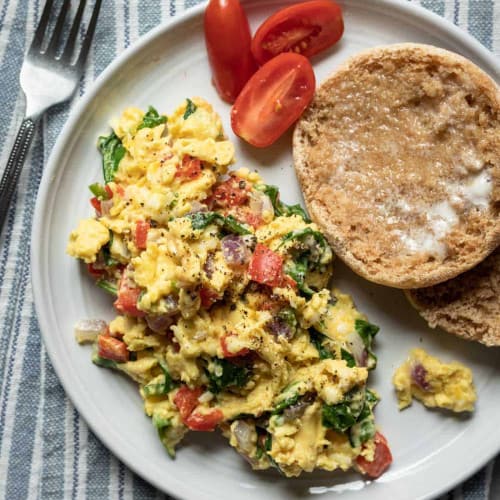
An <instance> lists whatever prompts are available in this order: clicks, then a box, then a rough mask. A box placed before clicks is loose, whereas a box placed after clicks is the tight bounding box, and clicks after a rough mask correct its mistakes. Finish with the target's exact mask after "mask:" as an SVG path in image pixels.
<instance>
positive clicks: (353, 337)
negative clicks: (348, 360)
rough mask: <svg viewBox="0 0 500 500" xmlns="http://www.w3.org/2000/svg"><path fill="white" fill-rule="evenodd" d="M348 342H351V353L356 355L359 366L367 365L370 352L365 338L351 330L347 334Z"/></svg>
mask: <svg viewBox="0 0 500 500" xmlns="http://www.w3.org/2000/svg"><path fill="white" fill-rule="evenodd" d="M347 343H348V344H349V347H350V349H349V350H350V351H351V354H352V355H353V356H354V359H355V361H356V365H357V366H366V363H367V361H368V353H367V352H366V348H365V344H364V343H363V339H362V338H361V337H360V335H359V334H358V333H357V332H351V333H350V334H349V335H348V336H347Z"/></svg>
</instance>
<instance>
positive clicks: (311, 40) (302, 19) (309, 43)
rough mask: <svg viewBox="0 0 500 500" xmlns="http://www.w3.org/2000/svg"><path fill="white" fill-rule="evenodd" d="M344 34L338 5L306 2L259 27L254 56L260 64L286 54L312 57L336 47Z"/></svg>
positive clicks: (328, 0)
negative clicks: (335, 44) (334, 45)
mask: <svg viewBox="0 0 500 500" xmlns="http://www.w3.org/2000/svg"><path fill="white" fill-rule="evenodd" d="M343 33H344V21H343V19H342V10H341V9H340V7H339V6H338V5H337V4H336V3H335V2H333V1H331V0H312V1H310V2H303V3H299V4H296V5H291V6H290V7H286V8H284V9H282V10H279V11H278V12H276V13H275V14H273V15H272V16H270V17H269V18H267V19H266V21H264V22H263V23H262V24H261V25H260V26H259V28H258V29H257V31H256V32H255V35H254V37H253V40H252V54H253V56H254V57H255V59H256V61H257V62H258V63H259V64H264V63H265V62H266V61H269V60H270V59H272V58H273V57H275V56H277V55H278V54H280V53H283V52H295V53H299V54H302V55H304V56H305V57H311V56H313V55H315V54H317V53H318V52H321V51H322V50H325V49H327V48H328V47H330V46H331V45H333V44H334V43H336V42H337V41H338V40H339V39H340V38H341V37H342V34H343Z"/></svg>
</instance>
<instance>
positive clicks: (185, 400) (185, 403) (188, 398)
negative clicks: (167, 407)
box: [174, 385, 203, 423]
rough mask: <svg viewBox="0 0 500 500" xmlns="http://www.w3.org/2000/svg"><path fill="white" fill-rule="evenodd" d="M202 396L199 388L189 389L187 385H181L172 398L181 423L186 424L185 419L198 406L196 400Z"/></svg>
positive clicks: (201, 390)
mask: <svg viewBox="0 0 500 500" xmlns="http://www.w3.org/2000/svg"><path fill="white" fill-rule="evenodd" d="M202 394H203V389H202V388H201V387H195V388H194V389H190V388H189V387H188V386H187V385H182V386H181V387H179V390H178V391H177V393H176V394H175V396H174V403H175V406H177V408H178V409H179V413H180V415H181V418H182V421H183V422H184V423H186V419H187V417H189V415H191V413H193V410H194V409H195V408H196V407H197V406H198V398H199V397H200V396H201V395H202Z"/></svg>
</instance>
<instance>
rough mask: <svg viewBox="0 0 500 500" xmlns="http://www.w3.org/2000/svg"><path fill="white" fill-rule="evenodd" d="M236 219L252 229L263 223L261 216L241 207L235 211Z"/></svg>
mask: <svg viewBox="0 0 500 500" xmlns="http://www.w3.org/2000/svg"><path fill="white" fill-rule="evenodd" d="M236 219H238V220H239V221H241V222H245V223H246V224H248V225H249V226H252V227H253V228H254V229H257V228H258V227H260V226H262V224H263V223H264V219H263V218H262V215H261V214H259V213H256V212H253V211H252V210H250V208H248V207H241V208H240V209H238V210H237V211H236Z"/></svg>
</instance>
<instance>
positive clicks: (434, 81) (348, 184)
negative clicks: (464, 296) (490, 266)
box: [294, 44, 500, 288]
mask: <svg viewBox="0 0 500 500" xmlns="http://www.w3.org/2000/svg"><path fill="white" fill-rule="evenodd" d="M294 163H295V168H296V172H297V175H298V178H299V181H300V184H301V186H302V190H303V192H304V196H305V200H306V203H307V206H308V209H309V213H310V214H311V217H312V218H313V219H314V220H315V221H316V222H317V223H318V224H319V225H320V226H321V227H322V229H323V231H324V232H325V234H326V235H327V237H328V239H329V241H330V243H331V245H332V246H333V249H334V251H335V252H336V253H337V254H338V255H339V256H340V257H341V258H342V259H343V260H344V261H345V262H346V263H347V264H348V265H349V266H350V267H351V268H352V269H353V270H354V271H355V272H357V273H358V274H360V275H361V276H363V277H364V278H366V279H369V280H371V281H374V282H376V283H381V284H384V285H388V286H393V287H397V288H420V287H426V286H431V285H434V284H436V283H440V282H443V281H446V280H448V279H450V278H453V277H455V276H457V275H459V274H461V273H463V272H465V271H467V270H468V269H470V268H472V267H474V266H475V265H477V264H478V263H479V262H481V261H482V260H483V259H484V258H485V257H487V256H488V255H489V254H490V253H491V252H492V251H493V250H494V249H495V248H496V246H497V245H498V244H499V243H500V218H499V211H500V91H499V89H498V87H497V85H496V84H495V83H494V82H493V80H491V78H490V77H488V75H486V73H484V72H483V71H482V70H481V69H479V68H478V67H477V66H475V65H474V64H473V63H471V62H470V61H468V60H467V59H465V58H463V57H461V56H459V55H457V54H454V53H452V52H448V51H446V50H442V49H438V48H435V47H431V46H427V45H415V44H399V45H393V46H388V47H381V48H375V49H372V50H369V51H366V52H363V53H361V54H359V55H357V56H355V57H353V58H352V59H350V60H349V61H347V63H345V64H344V65H343V66H342V67H341V68H339V69H338V70H337V71H336V72H335V73H334V74H333V75H332V76H331V77H330V78H328V79H327V80H326V81H325V82H324V83H323V84H322V85H321V86H320V87H319V89H318V90H317V92H316V95H315V98H314V100H313V102H312V103H311V105H310V106H309V108H308V109H307V110H306V112H305V113H304V115H303V117H302V118H301V119H300V121H299V122H298V124H297V127H296V129H295V133H294Z"/></svg>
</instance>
